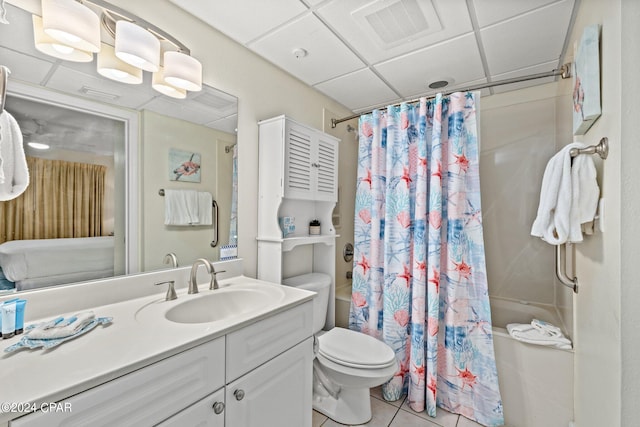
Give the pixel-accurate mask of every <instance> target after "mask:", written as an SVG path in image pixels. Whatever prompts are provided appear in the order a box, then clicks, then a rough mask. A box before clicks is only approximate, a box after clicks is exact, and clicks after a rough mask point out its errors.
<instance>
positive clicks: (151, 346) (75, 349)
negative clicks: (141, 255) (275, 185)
mask: <svg viewBox="0 0 640 427" xmlns="http://www.w3.org/2000/svg"><path fill="white" fill-rule="evenodd" d="M214 265H215V266H216V270H226V271H227V272H226V273H221V274H220V275H221V278H220V290H224V289H228V288H232V287H233V286H240V287H241V286H266V287H271V286H277V287H278V290H279V292H280V291H282V292H283V294H282V295H283V296H282V298H281V299H279V300H278V302H277V303H274V304H272V305H271V306H269V307H264V308H260V309H257V310H253V311H250V312H245V313H240V314H238V315H236V316H231V317H229V318H228V319H223V320H220V321H218V322H215V323H193V324H182V323H175V322H170V321H168V320H166V319H164V318H162V317H161V318H160V321H158V318H157V317H155V318H147V317H145V316H141V313H142V312H143V311H145V310H147V308H148V307H152V308H150V310H153V309H154V308H153V307H158V309H160V308H162V310H165V311H168V310H169V309H170V308H172V307H173V306H175V305H177V304H180V303H182V302H185V301H186V300H188V299H190V298H192V299H193V298H198V297H201V296H203V295H207V294H208V293H210V292H218V291H219V290H218V291H209V289H208V284H209V280H208V277H206V275H205V273H204V269H200V271H199V273H201V274H199V275H198V283H201V284H202V285H201V286H199V288H200V293H199V294H196V295H187V294H186V283H187V278H188V274H189V270H190V267H184V268H179V269H170V270H162V271H156V272H151V273H144V274H140V275H135V276H127V277H120V278H114V279H109V280H101V281H99V282H93V283H85V284H77V285H70V286H61V287H56V288H48V289H44V290H37V291H31V292H25V293H23V294H21V297H23V298H24V299H26V300H27V301H28V303H27V310H26V312H25V316H26V318H25V323H26V324H28V323H32V322H34V321H39V320H48V319H49V318H51V317H56V316H58V315H63V316H65V317H66V316H67V315H69V314H73V313H75V312H78V311H81V310H92V311H93V312H94V313H95V315H96V316H97V317H103V316H104V317H107V316H108V317H112V318H113V323H112V324H111V325H110V326H108V327H100V328H97V329H96V330H94V331H92V332H91V333H89V334H87V335H85V336H83V337H80V338H77V339H75V340H72V341H69V342H67V343H65V344H64V345H62V346H60V347H59V348H56V349H55V350H53V351H43V350H21V351H18V352H16V353H12V354H3V356H2V357H1V358H0V360H1V361H2V366H3V369H2V371H0V383H1V384H5V385H8V386H7V387H1V388H0V401H1V402H36V403H41V402H57V401H61V400H63V399H66V398H68V397H70V396H72V395H75V394H77V393H81V392H83V391H85V390H87V389H89V388H92V387H95V386H98V385H100V384H103V383H106V382H108V381H111V380H113V379H115V378H117V377H120V376H122V375H125V374H128V373H131V372H133V371H135V370H137V369H140V368H142V367H145V366H147V365H150V364H152V363H155V362H158V361H160V360H162V359H165V358H167V357H170V356H173V355H176V354H178V353H181V352H183V351H185V350H187V349H190V348H193V347H195V346H198V345H200V344H203V343H206V342H209V341H211V340H213V339H215V338H217V337H220V336H223V335H225V334H227V333H229V332H231V331H237V330H239V329H240V328H242V327H245V326H247V325H249V324H251V323H253V322H257V321H258V320H264V319H266V318H267V317H269V316H271V315H272V314H274V313H279V312H280V311H284V310H287V309H289V308H291V307H293V306H295V305H298V304H302V303H304V302H305V301H308V300H311V299H312V298H313V294H312V293H310V292H306V291H303V290H299V289H294V288H285V287H281V286H278V285H274V284H270V283H268V282H263V281H259V280H255V279H251V278H247V277H244V276H241V275H240V274H239V272H240V271H241V270H242V262H241V261H240V260H234V261H229V262H222V263H215V264H214ZM166 280H175V281H176V287H177V288H178V292H177V293H178V299H177V300H174V301H165V298H164V297H165V295H164V294H165V290H164V289H160V288H159V287H157V286H154V283H157V282H161V281H166ZM9 297H10V296H6V297H4V298H2V300H4V299H8V298H9ZM165 307H166V308H165ZM162 310H160V312H163V311H162ZM160 312H159V313H160ZM309 326H310V325H309ZM19 339H20V336H18V337H14V338H12V339H8V340H3V341H0V344H1V345H2V348H3V349H4V347H6V346H8V345H11V344H13V343H15V342H17V341H18V340H19ZM132 343H135V345H132ZM19 415H21V414H15V413H14V414H12V413H1V414H0V426H3V423H5V422H7V421H9V420H10V419H12V418H15V417H17V416H19Z"/></svg>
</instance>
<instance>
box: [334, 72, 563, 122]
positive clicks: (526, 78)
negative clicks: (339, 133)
mask: <svg viewBox="0 0 640 427" xmlns="http://www.w3.org/2000/svg"><path fill="white" fill-rule="evenodd" d="M556 76H561V77H562V78H563V79H568V78H569V77H571V63H567V64H564V65H563V66H562V67H560V68H557V69H555V70H552V71H547V72H544V73H537V74H529V75H528V76H521V77H513V78H510V79H504V80H498V81H495V82H490V83H480V84H477V85H473V86H468V87H466V88H462V89H455V90H451V91H448V92H442V94H443V95H450V94H452V93H455V92H469V91H473V90H480V89H486V88H488V87H494V86H502V85H508V84H511V83H520V82H526V81H529V80H536V79H543V78H545V77H556ZM435 97H436V95H430V96H427V97H426V98H427V99H434V98H435ZM418 101H420V98H416V99H412V100H410V101H402V102H399V103H397V104H393V105H394V106H396V105H400V104H401V103H405V102H406V103H409V104H410V103H412V102H418ZM382 107H386V105H380V106H378V107H377V108H382ZM374 109H375V108H374ZM372 111H373V109H372V110H369V111H363V112H362V113H358V114H353V115H351V116H347V117H342V118H340V119H331V128H335V127H336V125H337V124H338V123H342V122H346V121H347V120H351V119H355V118H358V117H360V116H361V115H363V114H369V113H371V112H372Z"/></svg>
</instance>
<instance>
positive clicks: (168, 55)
mask: <svg viewBox="0 0 640 427" xmlns="http://www.w3.org/2000/svg"><path fill="white" fill-rule="evenodd" d="M164 80H165V81H166V82H167V83H169V84H170V85H173V86H176V87H178V88H181V89H186V90H192V91H199V90H202V64H201V63H200V61H198V60H197V59H195V58H192V57H191V56H189V55H185V54H184V53H182V52H165V53H164Z"/></svg>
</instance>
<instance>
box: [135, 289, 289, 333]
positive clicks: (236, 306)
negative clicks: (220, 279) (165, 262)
mask: <svg viewBox="0 0 640 427" xmlns="http://www.w3.org/2000/svg"><path fill="white" fill-rule="evenodd" d="M284 297H285V292H284V290H283V289H282V287H281V286H278V285H273V286H272V285H259V284H254V283H247V282H239V283H238V282H236V283H234V284H231V285H227V286H221V288H220V289H216V290H204V291H203V290H201V291H200V292H199V293H197V294H192V295H187V294H182V295H180V296H179V297H178V299H176V300H173V301H164V299H162V300H155V301H153V302H151V303H148V304H145V305H144V306H142V307H141V308H140V309H139V310H138V311H137V312H136V315H135V316H136V319H137V320H138V321H141V322H146V321H153V319H156V321H157V319H158V318H159V317H164V318H165V319H167V320H169V321H171V322H174V323H182V324H198V323H212V322H217V321H220V320H226V319H231V318H235V317H237V316H239V315H243V314H247V313H257V312H259V311H264V310H267V309H269V308H271V307H274V306H276V305H277V304H278V303H280V302H281V301H282V300H283V298H284Z"/></svg>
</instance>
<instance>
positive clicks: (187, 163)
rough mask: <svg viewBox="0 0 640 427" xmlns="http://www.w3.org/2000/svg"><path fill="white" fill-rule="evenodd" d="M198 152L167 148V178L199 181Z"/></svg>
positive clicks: (199, 163)
mask: <svg viewBox="0 0 640 427" xmlns="http://www.w3.org/2000/svg"><path fill="white" fill-rule="evenodd" d="M200 165H201V162H200V154H199V153H193V152H191V151H183V150H178V149H176V148H170V149H169V180H170V181H183V182H200Z"/></svg>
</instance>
